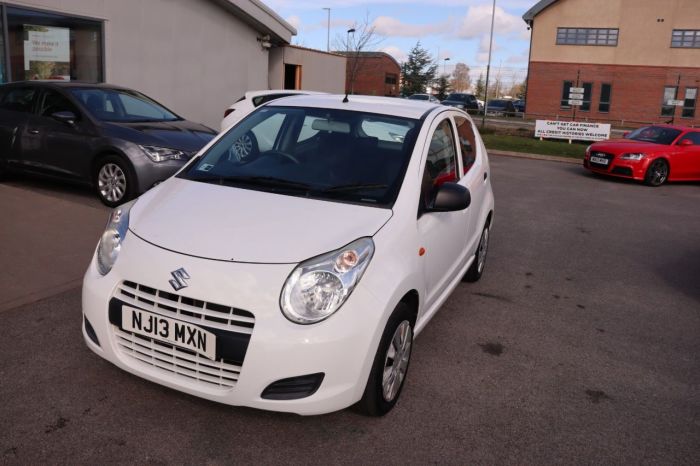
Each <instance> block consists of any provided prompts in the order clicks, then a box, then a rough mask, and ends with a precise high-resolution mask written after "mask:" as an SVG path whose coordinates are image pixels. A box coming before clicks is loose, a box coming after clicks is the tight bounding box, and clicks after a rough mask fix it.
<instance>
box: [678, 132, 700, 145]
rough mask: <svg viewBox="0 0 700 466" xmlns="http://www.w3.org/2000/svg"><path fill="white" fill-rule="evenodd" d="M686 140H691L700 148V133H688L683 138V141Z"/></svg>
mask: <svg viewBox="0 0 700 466" xmlns="http://www.w3.org/2000/svg"><path fill="white" fill-rule="evenodd" d="M686 139H690V140H691V141H693V144H694V145H696V146H700V133H699V132H694V133H688V134H686V135H685V136H684V137H683V139H682V140H683V141H685V140H686Z"/></svg>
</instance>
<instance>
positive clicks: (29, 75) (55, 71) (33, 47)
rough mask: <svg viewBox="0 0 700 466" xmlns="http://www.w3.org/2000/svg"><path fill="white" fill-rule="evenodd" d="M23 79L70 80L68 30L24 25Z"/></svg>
mask: <svg viewBox="0 0 700 466" xmlns="http://www.w3.org/2000/svg"><path fill="white" fill-rule="evenodd" d="M24 37H25V40H24V76H25V79H62V80H66V81H69V80H70V29H69V28H59V27H53V26H36V25H33V24H25V25H24Z"/></svg>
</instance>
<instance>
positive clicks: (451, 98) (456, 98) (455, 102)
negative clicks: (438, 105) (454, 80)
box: [442, 92, 480, 113]
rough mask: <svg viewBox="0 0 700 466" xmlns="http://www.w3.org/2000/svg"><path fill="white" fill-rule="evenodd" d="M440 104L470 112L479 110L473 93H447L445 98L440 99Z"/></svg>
mask: <svg viewBox="0 0 700 466" xmlns="http://www.w3.org/2000/svg"><path fill="white" fill-rule="evenodd" d="M442 105H448V106H450V107H457V108H461V109H462V110H466V111H468V112H470V113H478V112H479V110H480V109H479V102H478V101H477V100H476V96H475V95H474V94H462V93H459V92H455V93H452V94H450V95H448V96H447V98H446V99H445V100H443V101H442Z"/></svg>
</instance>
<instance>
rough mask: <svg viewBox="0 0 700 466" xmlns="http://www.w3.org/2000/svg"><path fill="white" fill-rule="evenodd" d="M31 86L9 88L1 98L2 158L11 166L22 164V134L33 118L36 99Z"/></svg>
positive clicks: (0, 150) (0, 136)
mask: <svg viewBox="0 0 700 466" xmlns="http://www.w3.org/2000/svg"><path fill="white" fill-rule="evenodd" d="M36 94H37V91H36V88H34V87H31V86H16V87H8V88H6V89H5V90H4V91H3V92H2V97H1V98H0V157H2V158H3V159H5V160H6V161H8V162H9V163H10V164H13V165H14V164H17V163H20V159H21V158H22V156H21V151H22V148H21V137H20V136H21V134H22V131H23V130H24V127H25V125H26V124H27V121H28V120H29V118H30V117H31V112H32V110H33V108H34V101H35V98H36Z"/></svg>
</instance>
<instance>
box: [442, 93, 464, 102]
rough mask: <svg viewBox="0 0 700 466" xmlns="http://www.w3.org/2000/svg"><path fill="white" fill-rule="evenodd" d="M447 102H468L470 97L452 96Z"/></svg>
mask: <svg viewBox="0 0 700 466" xmlns="http://www.w3.org/2000/svg"><path fill="white" fill-rule="evenodd" d="M445 100H449V101H451V102H466V101H467V100H468V96H467V95H466V94H450V95H448V96H447V99H445Z"/></svg>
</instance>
